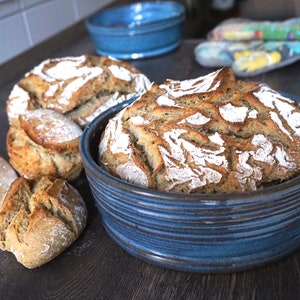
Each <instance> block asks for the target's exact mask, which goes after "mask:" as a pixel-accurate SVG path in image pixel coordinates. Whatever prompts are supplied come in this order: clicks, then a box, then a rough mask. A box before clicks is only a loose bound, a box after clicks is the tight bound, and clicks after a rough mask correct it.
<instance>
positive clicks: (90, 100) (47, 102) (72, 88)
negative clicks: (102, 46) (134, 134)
mask: <svg viewBox="0 0 300 300" xmlns="http://www.w3.org/2000/svg"><path fill="white" fill-rule="evenodd" d="M149 86H150V81H149V79H148V78H147V77H146V76H145V75H144V74H142V73H141V72H140V71H139V70H137V69H136V68H135V67H133V66H132V65H131V64H129V63H127V62H124V61H119V60H115V59H112V58H109V57H105V56H92V55H82V56H78V57H63V58H55V59H48V60H45V61H43V62H42V63H40V64H39V65H38V66H36V67H35V68H34V69H33V70H32V71H30V72H28V73H27V74H26V75H25V76H24V78H22V79H21V80H20V81H19V82H18V83H17V84H16V85H15V86H14V88H13V89H12V91H11V94H10V96H9V99H8V101H7V106H6V110H7V114H8V118H9V122H10V124H13V123H14V122H16V121H17V120H18V117H19V115H21V114H23V113H25V112H26V111H28V110H34V109H38V108H43V109H52V110H55V111H57V112H60V113H62V114H66V115H68V116H70V117H71V118H72V119H73V120H74V121H75V122H76V123H78V124H79V125H80V126H81V127H85V126H86V125H87V124H89V123H90V122H91V121H92V120H93V119H94V118H95V117H96V116H98V115H99V114H100V113H101V112H102V111H104V110H105V109H107V108H108V107H111V106H113V105H116V104H117V103H120V102H122V101H124V100H126V99H129V98H130V97H132V96H133V95H134V94H136V93H142V92H144V91H145V90H146V89H147V88H148V87H149Z"/></svg>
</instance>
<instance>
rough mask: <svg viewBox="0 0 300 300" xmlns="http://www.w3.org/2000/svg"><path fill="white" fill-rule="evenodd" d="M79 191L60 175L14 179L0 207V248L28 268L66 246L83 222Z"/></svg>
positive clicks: (45, 261) (84, 218)
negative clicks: (59, 177) (37, 178)
mask: <svg viewBox="0 0 300 300" xmlns="http://www.w3.org/2000/svg"><path fill="white" fill-rule="evenodd" d="M86 219H87V209H86V206H85V203H84V201H83V199H82V198H81V196H80V194H79V193H78V191H77V190H76V189H75V188H74V187H72V186H71V185H70V184H69V183H67V182H66V181H65V180H62V179H55V178H51V177H42V178H41V179H39V180H27V179H25V178H24V177H20V178H18V179H17V180H15V181H14V182H13V183H12V184H11V186H10V188H9V190H8V192H7V194H6V197H5V199H4V201H3V205H2V208H1V210H0V248H1V249H2V250H6V251H10V252H12V253H13V254H14V255H15V257H16V258H17V260H18V261H19V262H20V263H21V264H23V265H24V266H25V267H27V268H30V269H31V268H36V267H39V266H41V265H43V264H45V263H47V262H49V261H50V260H52V259H53V258H55V257H56V256H58V255H59V254H60V253H62V252H63V251H64V250H65V249H66V248H68V247H69V246H70V245H71V244H72V243H73V242H74V241H75V240H76V239H77V238H78V237H79V235H80V234H81V232H82V231H83V229H84V228H85V225H86Z"/></svg>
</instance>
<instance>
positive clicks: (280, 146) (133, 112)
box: [99, 68, 300, 193]
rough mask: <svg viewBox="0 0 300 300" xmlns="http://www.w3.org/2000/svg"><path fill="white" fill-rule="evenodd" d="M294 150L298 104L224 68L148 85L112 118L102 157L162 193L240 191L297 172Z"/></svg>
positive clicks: (299, 141)
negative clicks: (190, 77) (200, 75)
mask: <svg viewBox="0 0 300 300" xmlns="http://www.w3.org/2000/svg"><path fill="white" fill-rule="evenodd" d="M299 147H300V107H299V104H298V103H296V102H294V101H292V100H290V99H288V98H286V97H284V96H282V95H280V94H279V93H278V92H276V91H274V90H272V89H271V88H270V87H268V86H267V85H264V84H260V83H256V82H244V81H239V80H236V79H235V77H234V75H233V73H232V72H231V70H230V69H229V68H224V69H221V70H218V71H216V72H213V73H210V74H208V75H206V76H202V77H199V78H196V79H191V80H184V81H176V80H167V81H166V82H164V83H163V84H161V85H155V84H154V85H152V88H151V90H149V91H148V92H146V93H145V94H143V95H142V96H141V97H140V98H139V99H138V100H137V101H135V102H134V103H133V104H132V105H130V106H129V107H127V108H125V109H124V110H123V111H121V112H120V113H119V114H118V115H117V116H116V117H115V118H114V119H112V120H110V122H109V124H108V126H107V128H106V130H105V132H104V134H103V136H102V139H101V142H100V145H99V162H100V163H101V164H104V165H106V167H107V168H108V170H109V171H110V172H111V173H112V174H113V175H115V176H117V177H120V178H122V179H124V180H127V181H129V182H131V183H134V184H137V185H140V186H144V187H148V188H152V189H157V190H161V191H170V192H186V193H196V192H199V193H229V192H244V191H252V190H256V189H257V188H260V187H262V186H265V185H269V184H272V183H277V182H280V181H284V180H287V179H289V178H291V177H294V176H297V175H298V174H299V171H300V152H299Z"/></svg>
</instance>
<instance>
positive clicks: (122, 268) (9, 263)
mask: <svg viewBox="0 0 300 300" xmlns="http://www.w3.org/2000/svg"><path fill="white" fill-rule="evenodd" d="M198 43H199V40H185V41H183V43H182V44H181V46H180V47H179V48H177V49H176V50H174V51H173V52H171V53H168V54H166V55H162V56H159V57H155V58H148V59H141V60H137V61H133V62H132V64H133V65H135V66H136V67H137V68H139V69H140V70H141V71H142V72H144V73H145V74H146V75H147V76H148V77H149V78H150V79H151V80H154V81H156V82H158V83H161V82H162V81H164V80H165V79H166V78H172V79H188V78H193V77H196V76H200V75H204V74H207V73H208V72H210V71H212V69H205V68H202V67H200V66H199V65H198V64H197V63H196V62H195V60H194V55H193V50H194V48H195V46H196V45H197V44H198ZM43 49H44V50H45V48H43V47H42V48H40V49H39V51H38V52H36V51H35V52H32V53H28V54H26V60H24V57H23V58H22V59H21V58H18V59H16V60H15V61H14V62H11V63H10V64H8V65H6V66H3V68H2V70H1V71H2V73H1V72H0V75H1V74H2V76H0V79H1V83H0V99H1V100H0V101H1V102H0V107H1V110H0V113H1V115H0V118H1V119H0V123H1V132H0V139H1V141H2V143H1V145H0V155H2V156H4V157H5V158H7V154H6V149H5V139H6V133H7V129H8V122H7V117H6V112H5V102H6V99H7V97H8V95H9V92H10V91H11V89H12V87H13V85H14V84H15V83H16V82H17V81H18V80H19V79H20V77H22V76H23V75H24V73H25V72H26V71H29V70H31V68H33V67H34V66H35V65H36V64H38V63H39V62H40V61H42V60H43V59H46V58H48V57H63V56H77V55H81V54H85V53H89V54H95V50H94V47H93V45H92V44H91V42H90V39H89V37H88V36H87V34H86V32H85V31H84V30H83V31H81V32H79V34H78V37H77V38H76V39H75V40H70V41H68V42H67V43H65V45H63V46H61V47H56V48H55V49H52V50H51V51H43ZM48 50H49V49H48ZM22 62H23V63H22ZM0 69H1V67H0ZM24 69H26V71H25V70H24ZM8 72H10V74H8ZM5 73H7V74H5ZM5 78H6V79H7V80H5ZM299 78H300V62H298V63H295V64H293V65H291V66H287V67H285V68H282V69H280V70H276V71H273V72H270V73H266V74H263V75H261V76H257V77H254V78H252V79H253V80H258V81H263V82H265V83H267V84H269V85H270V86H271V87H272V88H274V89H277V90H280V91H284V92H287V93H290V94H294V95H297V96H300V84H299ZM74 186H75V187H76V188H77V189H78V190H79V191H80V193H81V194H82V195H83V196H84V198H85V199H86V202H87V205H88V211H89V218H88V224H87V227H86V229H85V231H84V233H83V234H82V236H81V237H80V238H79V239H78V240H77V241H76V242H75V243H74V244H73V245H72V246H71V247H70V248H69V249H67V250H66V251H65V252H64V253H62V254H61V255H60V256H59V257H57V258H56V259H54V260H53V261H51V262H49V263H48V264H46V265H44V266H42V267H40V268H37V269H33V270H28V269H26V268H24V267H23V266H22V265H21V264H19V263H18V262H17V261H16V259H15V258H14V256H13V255H12V254H11V253H8V252H0V295H1V299H110V300H111V299H118V300H119V299H136V300H139V299H205V300H206V299H272V300H273V299H299V297H300V251H297V252H295V253H293V254H291V255H289V256H288V257H285V258H283V259H281V260H280V261H278V262H274V263H272V264H269V265H267V266H262V267H259V268H256V269H254V270H249V271H243V272H239V273H231V274H229V273H228V274H198V273H187V272H180V271H174V270H170V269H165V268H162V267H158V266H155V265H152V264H149V263H146V262H144V261H142V260H140V259H137V258H135V257H133V256H131V255H129V254H128V253H126V252H125V251H124V250H122V249H121V248H120V247H119V246H117V245H116V244H115V243H114V242H113V241H112V240H111V239H110V237H109V236H108V235H107V233H106V232H105V231H104V229H103V227H102V225H101V220H100V217H99V215H98V213H97V211H96V208H95V206H94V202H93V198H92V195H91V193H90V190H89V187H88V184H87V182H86V180H85V177H84V176H82V177H81V178H80V179H79V180H77V181H76V182H75V183H74Z"/></svg>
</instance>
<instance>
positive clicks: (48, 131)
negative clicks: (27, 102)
mask: <svg viewBox="0 0 300 300" xmlns="http://www.w3.org/2000/svg"><path fill="white" fill-rule="evenodd" d="M81 134H82V129H81V128H80V127H79V126H78V125H77V124H76V123H74V122H73V121H72V120H71V119H70V118H68V117H66V116H64V115H62V114H61V113H58V112H56V111H53V110H49V109H36V110H32V111H28V112H27V113H24V114H22V115H20V116H19V120H18V122H15V123H14V124H13V125H11V126H10V128H9V131H8V134H7V143H6V144H7V152H8V155H9V162H10V164H11V165H12V166H13V167H14V168H15V170H16V171H17V172H18V173H19V174H20V175H22V176H24V177H26V178H28V179H35V178H39V177H41V176H54V177H60V178H63V179H66V180H73V179H75V178H77V177H78V176H79V174H80V172H81V170H82V160H81V156H80V153H79V141H80V137H81Z"/></svg>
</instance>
